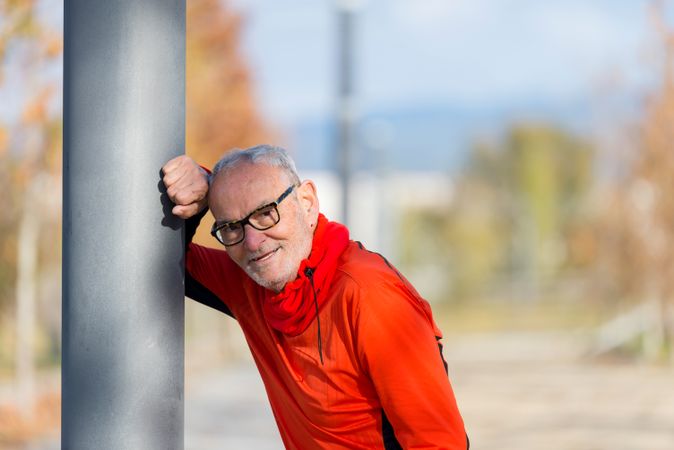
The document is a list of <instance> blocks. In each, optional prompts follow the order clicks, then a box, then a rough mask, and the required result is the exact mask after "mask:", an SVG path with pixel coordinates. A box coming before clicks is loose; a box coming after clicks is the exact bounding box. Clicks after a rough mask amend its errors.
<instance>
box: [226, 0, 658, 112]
mask: <svg viewBox="0 0 674 450" xmlns="http://www.w3.org/2000/svg"><path fill="white" fill-rule="evenodd" d="M230 2H231V3H232V4H233V5H234V7H235V8H236V9H237V10H239V11H240V12H241V13H242V14H243V15H244V17H245V26H244V50H245V53H246V55H247V57H248V58H249V61H250V65H251V68H252V69H253V73H254V78H255V81H256V83H257V97H258V99H259V101H260V103H261V106H262V108H263V111H264V112H265V115H266V116H267V118H268V119H269V120H270V121H272V122H273V123H277V124H291V123H293V122H294V121H296V120H298V119H303V118H306V117H308V116H317V115H318V116H320V115H327V114H330V113H331V111H332V108H333V105H334V102H335V91H336V87H335V83H336V81H335V67H336V65H335V55H336V52H335V48H336V37H335V36H336V22H335V4H336V2H334V1H326V0H231V1H230ZM352 3H355V4H357V5H358V7H357V9H358V19H357V21H358V22H357V39H358V43H359V46H358V49H357V56H356V58H357V59H356V61H357V62H356V64H357V75H356V84H357V93H358V99H359V104H360V106H361V108H362V109H365V110H367V109H373V108H374V109H377V108H386V107H394V108H399V107H409V106H415V107H418V106H419V105H429V104H436V105H437V104H450V105H472V106H488V105H490V104H504V103H508V102H519V103H521V102H526V101H534V102H535V101H539V102H547V103H551V102H552V103H554V102H565V101H570V100H574V99H578V98H583V97H588V96H592V95H593V94H594V93H596V91H597V90H599V89H600V88H601V86H602V84H605V83H606V81H607V80H612V81H614V82H615V79H616V78H617V79H619V82H620V83H621V86H624V88H625V89H639V88H640V87H643V85H644V84H645V83H647V81H648V79H647V75H646V74H647V70H644V67H647V66H648V65H649V64H651V62H649V61H648V57H649V55H648V54H647V52H646V51H645V49H646V48H647V47H648V43H649V42H650V41H651V40H652V39H653V37H654V36H653V35H652V33H651V32H650V30H649V28H650V27H649V21H648V15H647V5H648V3H649V2H648V1H647V0H546V1H540V0H538V1H536V0H352Z"/></svg>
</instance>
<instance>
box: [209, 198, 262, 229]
mask: <svg viewBox="0 0 674 450" xmlns="http://www.w3.org/2000/svg"><path fill="white" fill-rule="evenodd" d="M274 202H275V200H272V201H270V202H263V203H260V204H259V205H258V206H257V207H255V208H253V209H252V210H251V211H250V212H249V213H248V214H246V215H245V216H243V217H242V218H240V219H236V220H216V221H215V223H217V224H218V225H222V224H225V223H236V222H241V221H242V220H243V219H245V218H246V217H248V216H250V215H251V214H253V213H254V212H255V211H257V210H258V209H260V208H264V207H265V206H267V205H271V204H272V203H274Z"/></svg>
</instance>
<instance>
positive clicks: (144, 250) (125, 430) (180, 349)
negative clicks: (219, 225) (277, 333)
mask: <svg viewBox="0 0 674 450" xmlns="http://www.w3.org/2000/svg"><path fill="white" fill-rule="evenodd" d="M184 1H185V0H66V1H65V56H64V161H63V163H64V166H63V169H64V174H63V178H64V188H63V195H64V211H63V361H62V377H63V378H62V379H63V381H62V389H63V392H62V395H63V406H62V437H61V444H62V448H63V449H82V450H91V449H116V450H117V449H134V450H139V449H143V450H148V449H157V450H160V449H161V450H166V449H180V448H183V422H184V420H183V416H184V413H183V378H184V376H183V373H184V363H183V360H184V344H183V319H184V310H183V292H184V291H183V266H182V262H183V261H182V258H183V242H182V240H183V237H182V236H183V234H182V223H181V221H179V220H177V219H175V218H174V217H172V216H171V214H170V208H169V206H168V205H167V202H166V200H165V196H164V195H163V194H162V193H161V190H162V189H161V188H162V184H161V181H160V167H161V166H162V165H163V164H164V163H165V162H166V161H167V160H168V159H170V158H172V157H174V156H176V155H178V154H179V153H180V152H182V149H183V147H184V115H185V107H184V98H185V69H184V66H185V3H184Z"/></svg>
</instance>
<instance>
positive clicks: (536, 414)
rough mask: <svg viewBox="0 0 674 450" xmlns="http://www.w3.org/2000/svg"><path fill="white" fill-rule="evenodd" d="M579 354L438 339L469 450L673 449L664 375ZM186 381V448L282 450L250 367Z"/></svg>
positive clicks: (577, 343)
mask: <svg viewBox="0 0 674 450" xmlns="http://www.w3.org/2000/svg"><path fill="white" fill-rule="evenodd" d="M582 349H583V347H582V340H581V339H579V338H578V337H575V336H572V335H568V334H550V333H547V334H522V333H518V334H512V335H503V334H500V335H494V336H473V337H461V338H452V337H448V338H447V339H446V343H445V356H446V359H447V360H448V362H449V366H450V377H451V379H452V381H453V385H454V390H455V392H456V395H457V398H458V401H459V406H460V408H461V412H462V414H463V417H464V419H465V422H466V426H467V429H468V433H469V435H470V437H471V441H472V448H473V449H475V450H673V449H674V369H672V368H666V367H657V366H652V365H634V364H619V363H598V362H596V361H590V360H588V359H586V358H584V357H583V355H582ZM186 381H187V385H186V401H185V448H186V450H216V449H218V450H219V449H224V448H232V449H247V450H266V449H280V448H282V445H281V441H280V438H279V435H278V431H277V430H276V425H275V424H274V420H273V417H272V414H271V410H270V409H269V406H268V405H267V400H266V396H265V393H264V388H263V387H262V383H261V381H260V379H259V376H258V374H257V372H256V370H255V368H254V367H253V366H252V365H251V364H250V363H245V362H244V363H239V364H236V365H229V366H227V367H224V368H219V369H212V370H209V371H206V372H200V373H199V374H198V375H196V374H192V375H188V376H187V377H186ZM26 448H27V449H31V450H56V449H57V448H58V444H57V443H55V442H54V441H51V442H41V443H39V444H33V445H31V446H29V447H26Z"/></svg>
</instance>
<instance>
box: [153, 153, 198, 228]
mask: <svg viewBox="0 0 674 450" xmlns="http://www.w3.org/2000/svg"><path fill="white" fill-rule="evenodd" d="M162 171H163V173H164V177H163V181H164V185H165V186H166V192H167V194H168V196H169V198H170V199H171V201H172V202H173V203H175V204H176V206H174V207H173V209H172V210H171V212H173V214H175V215H176V216H178V217H180V218H182V219H189V218H190V217H192V216H194V215H196V214H197V213H199V212H200V211H202V210H203V209H204V208H206V206H208V199H207V197H206V196H207V194H208V173H207V172H206V171H205V170H204V169H202V168H201V167H199V165H198V164H197V163H195V162H194V160H193V159H192V158H190V157H188V156H185V155H181V156H178V157H176V158H173V159H172V160H170V161H169V162H167V163H166V164H164V167H162Z"/></svg>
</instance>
